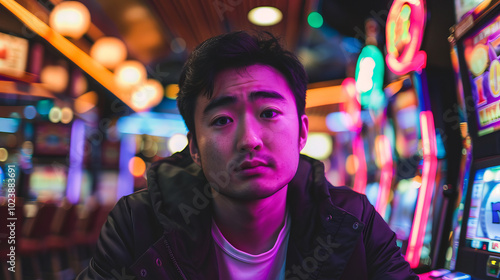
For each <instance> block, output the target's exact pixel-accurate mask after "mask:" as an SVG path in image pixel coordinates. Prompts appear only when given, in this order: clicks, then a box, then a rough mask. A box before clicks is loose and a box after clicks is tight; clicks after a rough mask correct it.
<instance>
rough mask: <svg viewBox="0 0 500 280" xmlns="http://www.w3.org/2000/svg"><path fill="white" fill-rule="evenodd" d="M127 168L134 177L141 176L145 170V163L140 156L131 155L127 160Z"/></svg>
mask: <svg viewBox="0 0 500 280" xmlns="http://www.w3.org/2000/svg"><path fill="white" fill-rule="evenodd" d="M128 170H129V171H130V174H132V175H134V176H135V177H141V176H142V175H144V172H146V163H145V162H144V160H143V159H142V158H140V157H133V158H131V159H130V161H129V162H128Z"/></svg>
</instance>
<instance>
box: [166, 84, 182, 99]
mask: <svg viewBox="0 0 500 280" xmlns="http://www.w3.org/2000/svg"><path fill="white" fill-rule="evenodd" d="M178 93H179V85H178V84H170V85H167V86H166V87H165V96H166V97H167V98H170V99H176V98H177V94H178Z"/></svg>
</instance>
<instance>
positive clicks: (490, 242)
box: [465, 165, 500, 253]
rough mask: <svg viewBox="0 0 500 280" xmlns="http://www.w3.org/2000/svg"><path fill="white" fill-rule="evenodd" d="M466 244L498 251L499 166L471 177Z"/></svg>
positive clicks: (499, 249) (478, 172)
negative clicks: (472, 180) (472, 179)
mask: <svg viewBox="0 0 500 280" xmlns="http://www.w3.org/2000/svg"><path fill="white" fill-rule="evenodd" d="M471 191H472V193H471V200H470V209H469V218H468V221H467V231H466V239H465V245H466V247H469V248H474V249H478V250H484V251H489V252H495V253H500V165H498V166H493V167H488V168H484V169H479V170H477V171H476V175H475V176H474V183H473V185H472V190H471Z"/></svg>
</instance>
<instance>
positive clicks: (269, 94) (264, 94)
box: [250, 90, 286, 101]
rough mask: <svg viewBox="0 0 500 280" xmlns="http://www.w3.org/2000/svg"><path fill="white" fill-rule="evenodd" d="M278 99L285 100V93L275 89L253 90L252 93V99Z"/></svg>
mask: <svg viewBox="0 0 500 280" xmlns="http://www.w3.org/2000/svg"><path fill="white" fill-rule="evenodd" d="M261 98H264V99H277V100H279V101H285V100H286V99H285V97H283V95H281V94H279V93H277V92H275V91H265V90H262V91H253V92H251V93H250V100H251V101H254V100H255V99H261Z"/></svg>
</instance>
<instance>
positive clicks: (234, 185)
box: [189, 64, 308, 200]
mask: <svg viewBox="0 0 500 280" xmlns="http://www.w3.org/2000/svg"><path fill="white" fill-rule="evenodd" d="M194 119H195V130H196V140H197V141H196V142H197V145H196V143H195V142H194V141H193V139H192V137H193V136H192V134H189V138H190V141H189V148H190V151H191V155H192V157H193V160H194V161H195V162H196V163H198V164H199V165H200V166H201V167H202V169H203V172H204V174H205V177H206V178H207V179H208V181H210V182H215V183H216V184H217V185H218V192H219V193H221V194H223V195H226V196H228V197H232V198H236V199H243V200H254V199H259V198H265V197H268V196H271V195H272V194H274V193H276V192H277V191H278V190H280V189H281V188H282V187H284V186H285V185H287V184H288V182H290V180H291V179H292V178H293V176H294V175H295V172H296V171H297V167H298V161H299V152H300V150H301V149H302V148H303V147H304V145H305V143H306V140H307V128H308V119H307V117H306V116H305V115H304V116H302V117H301V119H300V120H301V121H300V124H299V118H298V116H297V109H296V105H295V99H294V95H293V93H292V91H291V90H290V87H289V86H288V83H287V81H286V79H285V78H284V76H283V75H282V74H281V73H280V72H279V71H277V70H276V69H274V68H272V67H270V66H265V65H260V64H257V65H252V66H248V67H246V68H242V69H227V70H224V71H221V72H220V73H219V74H218V75H217V76H216V78H215V81H214V92H213V96H212V98H211V99H208V98H207V97H206V96H204V95H200V96H199V97H198V99H197V102H196V108H195V113H194ZM299 125H300V126H302V127H301V129H299Z"/></svg>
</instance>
